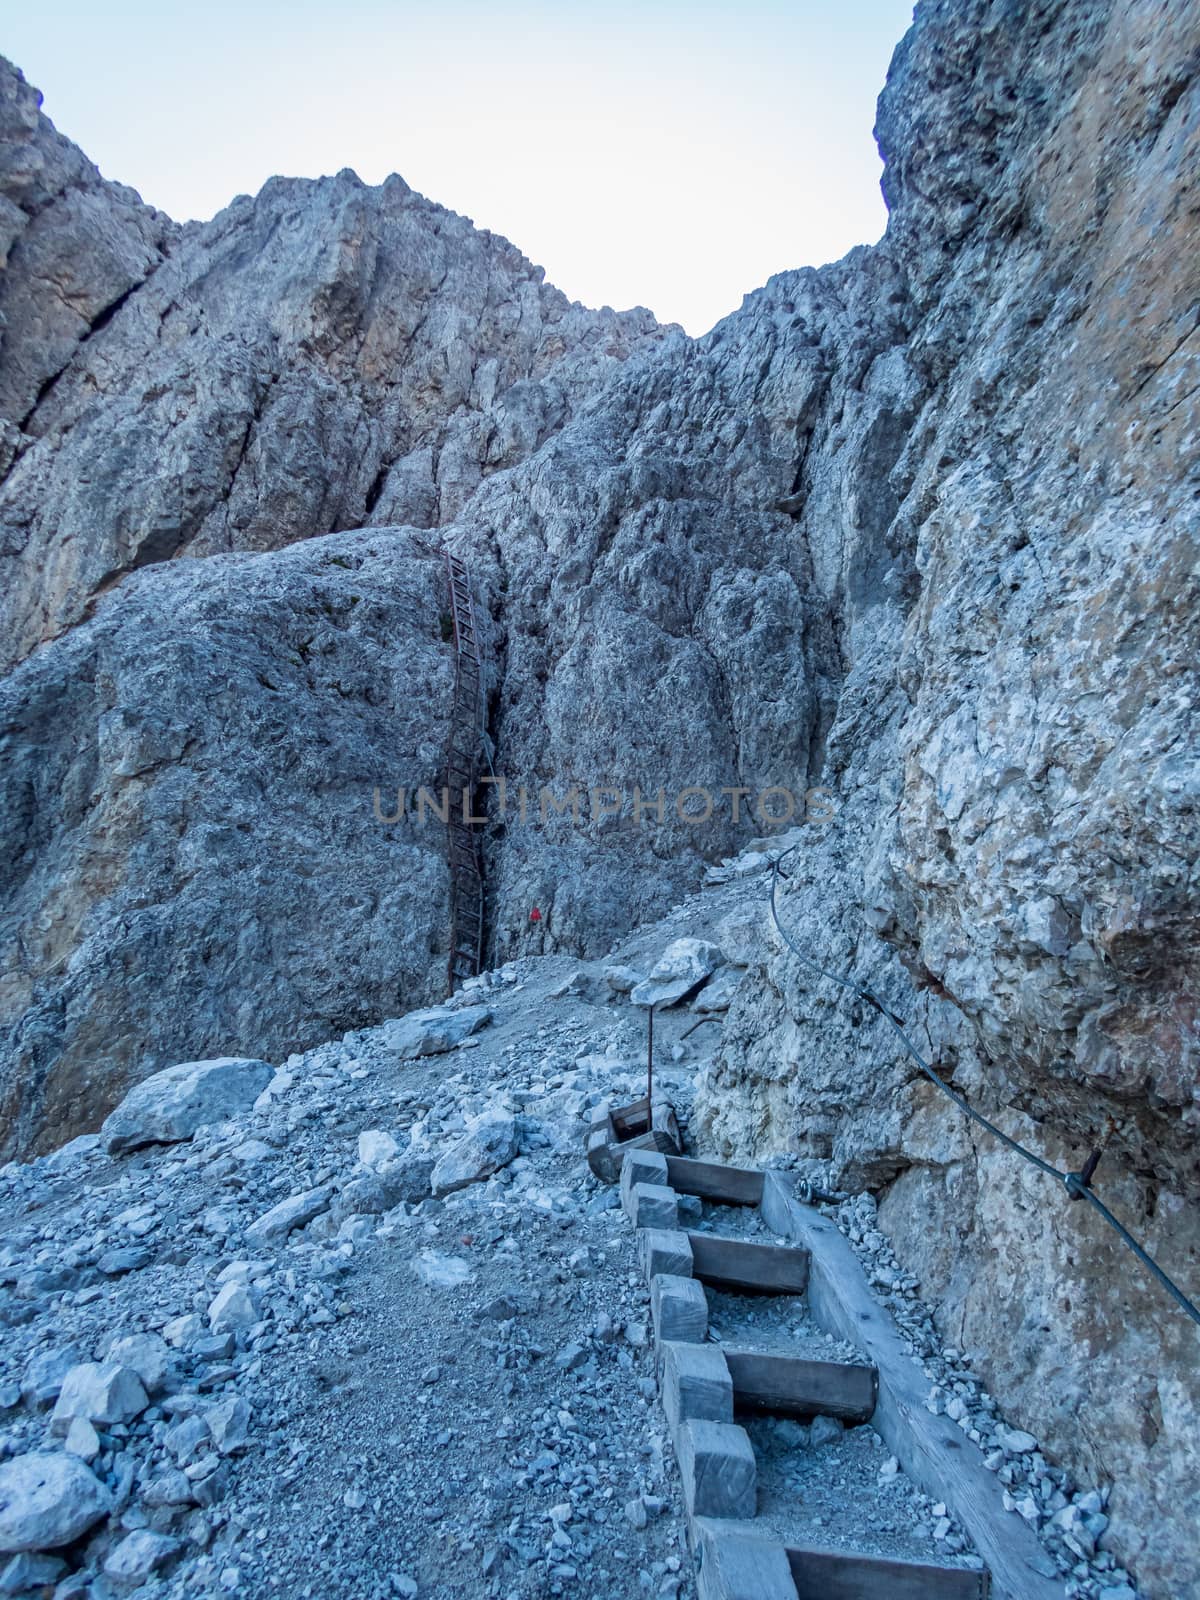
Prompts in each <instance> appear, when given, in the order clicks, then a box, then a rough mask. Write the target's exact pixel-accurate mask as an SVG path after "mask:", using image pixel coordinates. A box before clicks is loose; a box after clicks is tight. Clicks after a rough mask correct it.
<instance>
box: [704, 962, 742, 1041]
mask: <svg viewBox="0 0 1200 1600" xmlns="http://www.w3.org/2000/svg"><path fill="white" fill-rule="evenodd" d="M745 976H746V974H745V972H744V971H743V970H742V969H741V968H740V967H723V968H722V969H721V971H720V972H718V973H717V975H716V977H715V978H713V980H712V981H711V983H706V984H705V985H704V987H703V989H701V991H700V993H699V994H698V995H697V996H696V998H695V999H694V1000H693V1001H692V1009H693V1011H698V1012H699V1013H700V1014H701V1015H703V1016H711V1015H713V1013H715V1012H717V1011H728V1010H729V1007H730V1006H731V1005H732V1004H733V997H734V995H735V994H736V993H737V992H738V988H739V987H740V985H741V981H742V979H743V978H744V977H745ZM718 1037H719V1036H718Z"/></svg>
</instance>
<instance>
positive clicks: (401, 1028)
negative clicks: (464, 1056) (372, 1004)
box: [381, 1006, 492, 1060]
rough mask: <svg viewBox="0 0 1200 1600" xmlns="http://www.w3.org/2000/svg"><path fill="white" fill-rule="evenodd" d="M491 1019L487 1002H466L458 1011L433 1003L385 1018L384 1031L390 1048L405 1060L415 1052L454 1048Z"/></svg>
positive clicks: (428, 1053)
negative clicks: (477, 1004) (469, 1003)
mask: <svg viewBox="0 0 1200 1600" xmlns="http://www.w3.org/2000/svg"><path fill="white" fill-rule="evenodd" d="M491 1020H492V1013H491V1011H490V1010H489V1008H488V1007H487V1006H463V1007H461V1008H459V1009H458V1010H456V1011H452V1010H448V1009H447V1008H446V1007H445V1006H431V1007H430V1008H429V1009H428V1010H425V1011H410V1012H409V1014H408V1015H407V1016H406V1017H397V1018H395V1019H394V1020H393V1021H391V1022H385V1023H384V1024H383V1027H382V1030H381V1031H382V1034H383V1042H384V1044H385V1045H386V1047H387V1048H388V1049H389V1050H391V1051H394V1052H395V1054H396V1055H398V1056H399V1057H400V1058H401V1059H402V1060H411V1059H412V1058H413V1057H414V1056H436V1055H442V1054H443V1053H444V1052H445V1051H447V1050H453V1049H455V1048H456V1046H458V1045H460V1044H462V1042H463V1040H464V1039H469V1038H470V1037H471V1035H472V1034H473V1033H478V1031H479V1030H480V1028H484V1027H486V1026H487V1024H488V1023H489V1022H490V1021H491Z"/></svg>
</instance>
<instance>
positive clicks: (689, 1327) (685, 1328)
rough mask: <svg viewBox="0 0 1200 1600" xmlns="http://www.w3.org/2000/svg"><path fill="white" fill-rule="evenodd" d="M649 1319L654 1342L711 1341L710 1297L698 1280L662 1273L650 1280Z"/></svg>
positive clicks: (696, 1342) (698, 1342)
mask: <svg viewBox="0 0 1200 1600" xmlns="http://www.w3.org/2000/svg"><path fill="white" fill-rule="evenodd" d="M650 1315H651V1316H652V1317H653V1319H654V1340H655V1343H656V1344H661V1343H662V1342H663V1341H664V1340H665V1339H673V1340H674V1341H675V1342H676V1343H681V1344H687V1343H691V1344H703V1343H704V1340H705V1339H706V1338H707V1337H708V1296H707V1295H706V1294H705V1293H704V1286H703V1284H700V1283H697V1282H696V1280H695V1278H679V1277H675V1276H672V1275H671V1274H669V1273H666V1272H660V1273H658V1274H656V1276H655V1277H653V1278H651V1280H650Z"/></svg>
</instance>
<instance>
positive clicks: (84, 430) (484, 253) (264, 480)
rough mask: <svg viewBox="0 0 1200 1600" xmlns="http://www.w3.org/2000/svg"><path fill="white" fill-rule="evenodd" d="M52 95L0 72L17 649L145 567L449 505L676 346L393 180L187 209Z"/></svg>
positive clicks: (300, 183)
mask: <svg viewBox="0 0 1200 1600" xmlns="http://www.w3.org/2000/svg"><path fill="white" fill-rule="evenodd" d="M38 101H39V96H38V95H37V93H36V91H34V90H33V89H31V88H30V87H29V86H28V85H27V84H26V83H25V82H24V81H23V79H22V78H21V77H20V75H19V74H18V73H17V72H16V71H15V69H13V68H12V67H11V66H9V65H8V64H7V63H4V64H3V65H2V66H0V117H2V119H3V122H2V124H0V136H2V137H3V154H2V155H0V163H2V165H0V197H2V198H3V202H4V210H3V212H2V213H0V215H2V216H3V219H4V243H5V249H6V255H7V262H6V267H5V272H4V277H3V280H2V281H0V316H2V317H3V334H4V343H3V346H2V347H0V348H2V351H3V369H2V375H0V430H2V437H3V455H2V456H0V470H3V473H4V478H3V484H2V486H0V525H2V526H3V528H4V543H3V545H2V546H0V551H2V554H3V557H4V565H5V569H6V570H5V576H4V584H3V589H4V593H5V597H6V598H5V601H4V609H3V611H2V612H0V628H2V630H3V636H4V644H3V654H2V656H0V661H2V662H3V664H5V665H11V664H12V663H13V661H14V660H17V659H20V658H21V657H22V656H24V655H25V654H27V653H28V651H29V650H30V649H32V648H33V647H34V646H35V645H36V644H37V643H38V642H39V641H40V640H43V639H46V638H51V637H53V636H55V635H56V634H58V633H59V632H61V631H62V629H64V628H65V627H69V626H71V625H72V624H74V623H76V622H78V621H79V619H80V618H81V616H83V615H84V613H85V611H86V610H87V608H88V607H89V605H90V604H91V603H92V602H94V601H95V599H96V597H97V596H98V595H100V594H103V593H104V592H105V590H106V589H107V588H109V587H111V586H112V585H113V584H114V583H115V582H117V581H119V580H120V579H121V578H122V577H123V576H124V575H125V574H126V573H128V572H130V571H133V570H135V569H136V568H138V567H143V566H147V565H149V564H151V563H160V562H164V561H169V560H173V559H175V558H177V557H180V556H185V555H209V554H212V553H214V552H224V551H231V550H234V551H236V550H255V551H264V550H277V549H279V548H280V547H281V546H283V545H287V544H291V543H294V542H295V541H296V540H298V539H303V538H309V537H311V536H312V535H314V534H324V533H331V532H336V531H338V530H341V529H345V528H355V527H360V526H363V525H365V524H385V523H386V524H395V523H404V524H406V525H409V526H412V527H418V528H431V527H435V526H437V525H438V524H440V523H443V522H447V521H449V520H450V519H452V518H453V517H454V516H455V514H456V513H457V512H458V511H459V510H460V509H461V507H462V506H463V504H464V503H465V501H466V500H467V499H468V497H469V496H470V495H471V493H472V491H473V490H474V489H475V488H476V487H477V486H478V484H479V483H480V482H481V481H482V480H483V479H484V478H485V477H487V476H488V475H489V474H491V473H493V472H496V471H498V470H500V469H502V468H505V467H511V466H512V465H513V464H514V463H515V462H518V461H521V460H523V459H524V458H525V457H526V456H528V455H529V454H530V453H531V452H533V451H534V450H536V449H537V447H538V446H539V445H541V444H542V443H544V441H545V440H546V439H547V438H548V437H549V436H550V435H551V434H552V433H554V431H555V430H556V429H557V428H559V427H560V426H561V425H562V423H563V421H564V420H565V419H566V418H567V417H568V416H570V415H571V413H572V411H573V410H574V408H575V407H576V406H577V404H578V403H579V401H580V399H581V398H582V397H584V396H586V395H588V394H590V393H592V392H593V391H594V390H595V389H596V388H597V387H598V386H599V385H601V384H602V383H603V380H604V377H605V375H606V374H607V373H608V371H609V370H611V368H612V367H613V366H614V365H616V364H617V363H619V362H620V361H623V360H624V359H625V358H626V357H627V356H628V355H629V354H630V353H631V352H632V351H634V350H637V349H640V348H642V347H644V346H647V345H652V344H654V343H655V342H657V341H659V340H660V339H661V338H662V337H663V330H662V329H660V328H659V327H658V326H657V324H656V323H655V321H654V318H653V317H652V316H651V315H650V314H649V313H648V312H645V311H629V312H622V313H620V314H618V313H615V312H612V311H610V310H607V309H606V310H604V311H587V310H585V309H584V308H583V307H582V306H578V305H573V304H571V303H570V302H569V301H568V300H567V299H566V297H565V296H564V295H562V294H560V293H559V292H558V290H556V289H554V288H551V287H549V286H548V285H547V284H546V283H545V282H544V281H543V274H542V272H541V270H540V269H539V268H537V267H534V266H532V265H531V264H530V263H529V262H528V261H527V260H526V259H525V257H524V256H522V255H521V254H520V252H519V251H517V250H515V249H513V247H512V246H511V245H510V244H509V243H508V241H507V240H505V239H501V238H498V237H497V236H495V235H494V234H489V233H480V232H478V231H477V230H476V229H475V228H474V227H472V225H471V224H470V222H468V221H467V219H466V218H465V217H460V216H456V215H455V214H454V213H453V212H450V211H446V210H444V209H443V208H442V207H441V206H437V205H433V204H432V203H431V202H429V201H428V200H425V199H424V198H423V197H422V196H420V195H418V194H415V193H414V192H413V191H412V190H411V189H410V188H409V187H408V185H407V184H405V183H404V182H403V180H402V179H400V178H399V177H395V176H393V177H392V178H390V179H389V180H388V181H387V182H386V183H385V184H383V185H381V186H380V187H379V188H376V189H372V188H370V187H368V186H367V185H365V184H363V183H362V182H360V180H359V179H358V178H357V177H356V176H355V175H354V173H352V172H349V171H346V172H341V173H339V174H338V175H337V176H336V177H333V178H322V179H319V180H316V181H308V180H299V179H287V178H277V179H273V180H272V181H271V182H270V183H268V184H267V185H266V187H265V188H264V189H263V190H262V192H261V193H260V194H259V195H257V196H256V197H254V198H251V197H250V196H248V195H242V196H240V197H239V198H238V199H237V200H235V201H234V202H233V203H232V205H230V206H229V207H227V209H226V210H225V211H223V212H221V213H220V215H219V216H217V217H215V218H214V219H213V221H212V222H210V223H207V224H203V225H201V224H197V223H189V224H187V225H185V226H184V227H179V226H177V225H176V224H174V223H172V222H170V221H169V220H168V219H167V218H165V217H164V216H162V215H161V213H159V212H156V211H153V210H151V209H150V208H148V207H146V206H143V205H142V204H141V202H140V201H139V199H138V197H137V196H136V195H135V194H133V192H132V191H131V190H128V189H124V188H121V187H119V186H118V185H115V184H111V183H106V182H104V181H103V180H102V179H101V177H100V175H99V173H98V172H97V171H96V169H95V168H94V167H93V166H92V165H91V164H90V163H89V162H88V161H86V160H85V158H84V157H83V156H82V155H81V154H80V152H79V151H78V150H76V149H75V148H74V146H72V145H70V144H69V143H67V141H66V140H64V139H63V138H62V137H61V136H60V135H59V134H58V133H56V132H55V130H54V128H53V126H52V125H51V124H50V123H49V122H48V121H47V119H46V118H45V117H44V116H43V115H42V114H41V113H40V111H39V110H38Z"/></svg>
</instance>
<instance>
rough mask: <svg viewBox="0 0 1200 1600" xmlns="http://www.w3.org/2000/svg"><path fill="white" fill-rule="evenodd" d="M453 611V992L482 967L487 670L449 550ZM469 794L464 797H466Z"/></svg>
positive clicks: (464, 580)
mask: <svg viewBox="0 0 1200 1600" xmlns="http://www.w3.org/2000/svg"><path fill="white" fill-rule="evenodd" d="M446 576H447V578H448V580H449V586H450V615H451V618H452V619H453V623H454V651H455V666H454V704H453V707H452V709H451V712H450V732H449V735H448V736H447V740H446V785H447V788H448V789H449V791H450V809H449V815H448V818H447V823H446V845H447V860H448V862H449V866H450V960H449V968H448V973H447V977H448V981H449V986H450V993H451V994H453V993H454V991H455V990H456V989H457V988H458V986H459V985H460V984H461V983H462V981H463V979H464V978H471V977H474V976H475V974H476V973H477V972H479V971H480V970H481V969H482V967H483V858H482V854H481V852H480V848H479V827H478V824H475V823H472V822H471V821H470V820H468V819H469V818H470V817H471V816H472V815H473V810H474V808H473V806H472V805H471V797H472V795H473V794H474V792H475V783H476V779H477V777H478V771H479V756H480V747H481V742H482V741H481V737H480V735H481V729H482V726H483V669H482V663H481V658H480V648H479V633H478V630H477V628H476V626H475V604H474V601H473V599H472V597H471V576H470V572H469V571H468V569H467V567H466V565H465V563H464V562H462V561H461V560H460V559H459V558H458V556H456V555H454V554H452V553H451V552H450V551H449V550H447V551H446ZM464 797H465V798H464Z"/></svg>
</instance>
